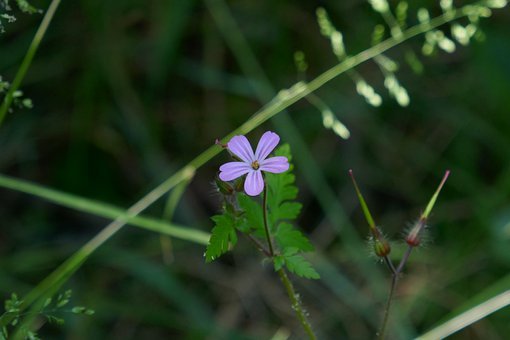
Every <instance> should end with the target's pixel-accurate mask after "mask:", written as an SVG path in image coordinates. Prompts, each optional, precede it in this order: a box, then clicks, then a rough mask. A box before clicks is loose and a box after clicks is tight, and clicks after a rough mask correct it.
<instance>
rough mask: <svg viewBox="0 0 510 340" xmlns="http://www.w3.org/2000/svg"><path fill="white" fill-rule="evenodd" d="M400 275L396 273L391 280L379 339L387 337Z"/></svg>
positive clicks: (378, 334) (382, 339) (378, 333)
mask: <svg viewBox="0 0 510 340" xmlns="http://www.w3.org/2000/svg"><path fill="white" fill-rule="evenodd" d="M398 276H399V273H397V272H395V273H394V274H393V276H392V278H391V286H390V294H389V295H388V301H386V308H385V309H384V318H383V322H382V324H381V328H380V329H379V332H377V339H378V340H384V337H385V335H386V326H387V325H388V317H389V315H390V307H391V302H392V301H393V295H394V293H395V290H396V289H397V283H398Z"/></svg>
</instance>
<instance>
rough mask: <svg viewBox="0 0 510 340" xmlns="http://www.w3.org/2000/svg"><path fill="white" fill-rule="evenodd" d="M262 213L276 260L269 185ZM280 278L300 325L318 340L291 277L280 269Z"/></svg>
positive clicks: (269, 244)
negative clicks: (269, 219) (269, 221)
mask: <svg viewBox="0 0 510 340" xmlns="http://www.w3.org/2000/svg"><path fill="white" fill-rule="evenodd" d="M262 201H263V202H262V211H263V215H264V229H265V231H266V238H267V244H268V247H269V254H270V255H271V256H270V257H271V259H272V260H274V255H275V253H274V248H273V241H271V235H270V233H269V227H268V221H267V185H266V184H265V183H264V192H263V198H262ZM277 272H278V276H280V279H281V281H282V283H283V285H284V286H285V290H286V291H287V295H288V296H289V299H290V302H291V307H292V309H293V310H294V311H295V312H296V317H297V319H298V320H299V323H300V324H301V326H302V327H303V329H304V330H305V332H306V334H307V335H308V337H309V338H310V339H312V340H315V339H317V336H316V335H315V333H314V332H313V330H312V326H311V325H310V322H309V321H308V319H307V317H306V314H305V312H304V310H303V306H302V305H301V301H300V299H299V295H298V294H296V290H295V289H294V286H293V285H292V282H291V281H290V280H289V277H288V276H287V273H286V272H285V270H284V269H283V268H280V269H279V270H278V271H277Z"/></svg>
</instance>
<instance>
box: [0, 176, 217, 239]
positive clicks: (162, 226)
mask: <svg viewBox="0 0 510 340" xmlns="http://www.w3.org/2000/svg"><path fill="white" fill-rule="evenodd" d="M189 176H191V174H190V175H189ZM0 187H4V188H9V189H13V190H17V191H20V192H24V193H27V194H30V195H34V196H36V197H40V198H43V199H45V200H47V201H50V202H52V203H56V204H60V205H62V206H64V207H68V208H73V209H76V210H78V211H83V212H86V213H89V214H94V215H97V216H101V217H104V218H108V219H117V218H124V219H125V221H126V222H127V223H129V224H131V225H133V226H136V227H139V228H143V229H147V230H151V231H155V232H159V233H161V234H163V235H168V236H172V237H175V238H180V239H183V240H186V241H190V242H196V243H199V244H207V243H208V240H209V236H210V235H209V233H206V232H203V231H201V230H197V229H191V228H187V227H183V226H178V225H175V224H173V223H172V224H171V223H169V222H166V221H162V220H156V219H152V218H148V217H142V216H129V215H128V213H127V212H126V211H125V210H123V209H121V208H119V207H116V206H114V205H111V204H107V203H104V202H99V201H94V200H90V199H86V198H83V197H79V196H75V195H71V194H68V193H65V192H60V191H57V190H54V189H49V188H46V187H43V186H41V185H38V184H34V183H30V182H27V181H23V180H20V179H16V178H12V177H8V176H5V175H1V174H0Z"/></svg>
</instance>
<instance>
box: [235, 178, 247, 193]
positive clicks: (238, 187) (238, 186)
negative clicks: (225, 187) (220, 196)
mask: <svg viewBox="0 0 510 340" xmlns="http://www.w3.org/2000/svg"><path fill="white" fill-rule="evenodd" d="M245 179H246V176H241V177H239V178H238V179H237V180H236V181H235V182H234V190H235V191H236V192H243V191H244V181H245Z"/></svg>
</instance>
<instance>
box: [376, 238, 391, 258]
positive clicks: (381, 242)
mask: <svg viewBox="0 0 510 340" xmlns="http://www.w3.org/2000/svg"><path fill="white" fill-rule="evenodd" d="M374 251H375V254H376V255H377V256H379V257H385V256H386V255H388V254H389V253H390V252H391V247H390V244H389V243H388V241H386V240H385V239H384V238H382V237H381V238H380V239H376V240H375V241H374Z"/></svg>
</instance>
